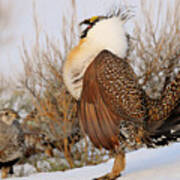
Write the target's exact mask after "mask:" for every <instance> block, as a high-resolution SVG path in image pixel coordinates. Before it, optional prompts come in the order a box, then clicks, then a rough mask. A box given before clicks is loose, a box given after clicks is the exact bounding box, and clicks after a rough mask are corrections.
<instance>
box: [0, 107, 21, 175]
mask: <svg viewBox="0 0 180 180" xmlns="http://www.w3.org/2000/svg"><path fill="white" fill-rule="evenodd" d="M19 118H20V116H19V115H18V113H17V112H16V111H14V110H13V109H8V108H5V109H1V110H0V167H1V169H2V171H1V177H2V178H6V177H7V174H8V173H11V174H12V173H13V169H12V166H13V165H14V164H15V163H17V162H18V161H19V159H20V158H21V157H22V155H23V153H24V134H23V131H22V129H21V126H20V123H19V122H18V120H19Z"/></svg>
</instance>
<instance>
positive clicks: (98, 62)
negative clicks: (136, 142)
mask: <svg viewBox="0 0 180 180" xmlns="http://www.w3.org/2000/svg"><path fill="white" fill-rule="evenodd" d="M137 84H138V83H137V78H136V76H135V73H134V72H133V70H132V68H131V67H130V66H129V65H128V63H127V62H125V61H124V60H122V59H120V58H118V57H117V56H115V55H113V54H112V53H110V52H109V51H107V50H104V51H102V52H101V53H100V54H99V55H98V56H97V57H96V58H95V60H94V61H93V62H92V63H91V64H90V65H89V67H88V68H87V70H86V72H85V75H84V78H83V88H82V94H81V99H80V103H79V116H80V120H81V124H82V126H83V129H84V131H85V133H87V134H88V135H89V137H90V139H91V141H92V142H93V143H94V144H95V146H97V147H100V146H102V147H104V148H106V149H114V148H115V146H116V145H119V141H118V136H119V133H120V132H119V131H120V122H121V121H122V120H123V121H124V120H127V121H132V122H134V123H135V125H136V124H141V125H142V124H143V120H144V117H145V114H146V109H145V106H144V101H143V98H142V97H143V91H142V90H141V89H140V88H139V86H138V85H137Z"/></svg>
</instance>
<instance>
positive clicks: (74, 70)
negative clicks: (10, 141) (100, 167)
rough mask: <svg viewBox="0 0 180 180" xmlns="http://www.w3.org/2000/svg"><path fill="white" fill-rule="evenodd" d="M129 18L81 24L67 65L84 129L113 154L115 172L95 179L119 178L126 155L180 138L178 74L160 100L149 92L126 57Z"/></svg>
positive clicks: (67, 76)
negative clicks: (126, 24)
mask: <svg viewBox="0 0 180 180" xmlns="http://www.w3.org/2000/svg"><path fill="white" fill-rule="evenodd" d="M128 19H129V15H126V14H124V13H122V12H120V11H119V12H118V13H117V12H116V13H115V12H113V13H112V14H110V15H105V16H93V17H91V18H89V19H85V20H83V21H82V22H81V23H80V25H84V26H86V28H85V29H84V30H83V31H82V32H81V36H80V40H79V43H78V44H77V45H76V46H75V47H74V48H72V49H71V50H70V52H69V53H68V55H67V58H66V60H65V61H64V64H63V79H64V83H65V85H66V87H67V89H68V91H69V92H70V93H71V95H72V96H73V97H74V98H75V99H76V100H77V103H78V115H79V120H80V124H81V126H82V130H83V131H84V133H85V134H87V135H88V136H89V138H90V140H91V141H92V142H93V144H94V145H95V146H96V147H97V148H105V149H107V150H109V151H112V152H113V154H114V158H115V159H114V165H113V167H112V171H111V172H110V173H107V174H105V175H104V176H102V177H98V178H95V179H96V180H114V179H116V178H117V177H119V176H121V173H122V171H123V170H124V169H125V165H126V161H125V153H126V152H127V151H132V150H137V149H139V148H142V147H147V148H156V147H159V146H163V145H167V144H169V143H170V142H176V141H179V140H180V118H176V116H177V117H178V113H179V108H178V109H177V110H176V108H177V106H179V102H180V73H178V74H177V75H176V77H175V78H174V80H172V81H171V82H170V83H169V84H168V85H167V86H166V87H165V89H164V91H163V92H162V95H161V97H160V98H159V99H151V98H150V97H149V96H148V95H147V94H146V92H145V91H144V90H143V88H142V87H141V86H140V85H139V83H138V78H137V75H136V74H135V72H134V70H133V68H132V67H131V65H130V64H129V63H128V59H127V52H128V50H129V42H128V36H127V33H126V30H125V26H124V25H125V23H126V21H127V20H128ZM178 56H179V55H178ZM177 58H179V57H177ZM173 112H174V115H172V113H173ZM171 118H172V119H171Z"/></svg>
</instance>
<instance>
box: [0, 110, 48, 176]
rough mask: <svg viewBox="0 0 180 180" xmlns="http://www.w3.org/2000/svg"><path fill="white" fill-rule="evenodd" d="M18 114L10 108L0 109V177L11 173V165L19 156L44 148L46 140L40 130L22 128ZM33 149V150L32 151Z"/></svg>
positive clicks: (28, 154) (31, 153)
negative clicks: (35, 131) (33, 130)
mask: <svg viewBox="0 0 180 180" xmlns="http://www.w3.org/2000/svg"><path fill="white" fill-rule="evenodd" d="M19 118H20V116H19V115H18V113H17V112H16V111H14V110H12V109H8V108H6V109H1V110H0V168H1V177H2V178H6V177H7V176H8V173H11V174H13V165H14V164H15V163H17V162H18V161H19V160H20V159H21V158H23V157H26V156H28V157H29V156H31V155H33V154H34V153H36V152H39V151H41V152H43V150H46V149H45V148H46V145H47V144H48V142H47V141H46V139H44V138H45V137H44V136H43V134H41V133H40V132H38V133H34V132H31V131H29V130H28V131H27V130H26V129H24V128H23V127H22V126H21V124H20V123H19ZM32 149H33V151H32Z"/></svg>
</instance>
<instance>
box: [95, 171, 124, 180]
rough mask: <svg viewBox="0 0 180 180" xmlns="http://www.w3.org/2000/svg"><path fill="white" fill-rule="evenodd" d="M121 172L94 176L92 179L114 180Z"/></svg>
mask: <svg viewBox="0 0 180 180" xmlns="http://www.w3.org/2000/svg"><path fill="white" fill-rule="evenodd" d="M120 176H121V174H119V175H113V174H112V173H109V174H106V175H104V176H101V177H98V178H94V179H93V180H116V179H117V178H118V177H120Z"/></svg>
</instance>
